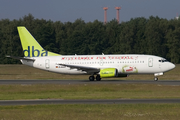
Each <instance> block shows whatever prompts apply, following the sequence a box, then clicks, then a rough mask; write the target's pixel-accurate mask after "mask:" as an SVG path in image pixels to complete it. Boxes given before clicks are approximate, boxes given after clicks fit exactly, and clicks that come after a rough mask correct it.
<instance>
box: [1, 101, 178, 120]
mask: <svg viewBox="0 0 180 120" xmlns="http://www.w3.org/2000/svg"><path fill="white" fill-rule="evenodd" d="M179 113H180V104H96V105H86V104H70V105H31V106H26V105H23V106H0V119H1V120H9V119H10V120H39V119H41V120H71V119H73V120H84V119H86V120H94V119H95V120H117V119H121V120H124V119H125V120H144V119H146V120H178V119H179V117H180V114H179Z"/></svg>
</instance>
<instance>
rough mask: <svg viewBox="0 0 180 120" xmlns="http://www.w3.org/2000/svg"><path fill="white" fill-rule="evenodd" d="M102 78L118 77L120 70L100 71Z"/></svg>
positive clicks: (107, 69) (108, 69)
mask: <svg viewBox="0 0 180 120" xmlns="http://www.w3.org/2000/svg"><path fill="white" fill-rule="evenodd" d="M100 77H101V78H103V77H118V70H117V69H116V68H106V69H102V70H100Z"/></svg>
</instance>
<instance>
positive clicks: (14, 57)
mask: <svg viewBox="0 0 180 120" xmlns="http://www.w3.org/2000/svg"><path fill="white" fill-rule="evenodd" d="M6 57H8V58H13V59H17V60H29V61H33V62H34V61H35V59H31V58H25V57H17V56H10V55H7V56H6Z"/></svg>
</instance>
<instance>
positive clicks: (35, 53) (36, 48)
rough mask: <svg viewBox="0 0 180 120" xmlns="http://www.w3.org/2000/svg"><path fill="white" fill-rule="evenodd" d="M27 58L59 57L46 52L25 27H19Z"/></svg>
mask: <svg viewBox="0 0 180 120" xmlns="http://www.w3.org/2000/svg"><path fill="white" fill-rule="evenodd" d="M17 29H18V32H19V36H20V39H21V44H22V48H23V52H24V56H25V57H43V56H59V54H56V53H53V52H49V51H46V50H44V49H43V48H42V47H41V45H40V44H39V43H38V42H37V41H36V39H35V38H34V37H33V36H32V35H31V33H29V31H28V30H27V29H26V28H25V27H23V26H22V27H17Z"/></svg>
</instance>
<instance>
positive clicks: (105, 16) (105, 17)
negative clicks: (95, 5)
mask: <svg viewBox="0 0 180 120" xmlns="http://www.w3.org/2000/svg"><path fill="white" fill-rule="evenodd" d="M103 9H104V24H106V23H107V10H108V7H103Z"/></svg>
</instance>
